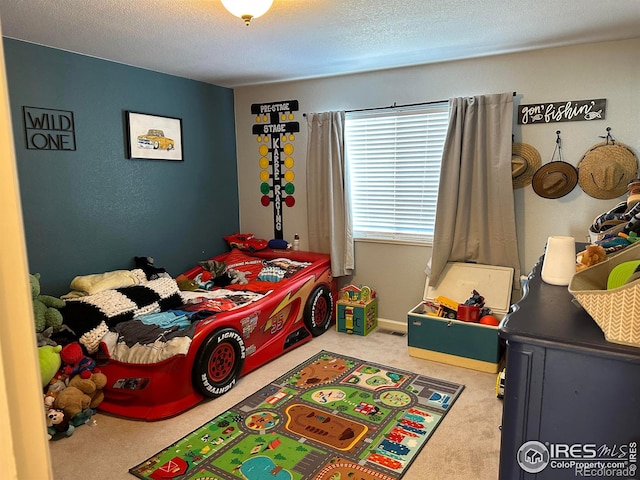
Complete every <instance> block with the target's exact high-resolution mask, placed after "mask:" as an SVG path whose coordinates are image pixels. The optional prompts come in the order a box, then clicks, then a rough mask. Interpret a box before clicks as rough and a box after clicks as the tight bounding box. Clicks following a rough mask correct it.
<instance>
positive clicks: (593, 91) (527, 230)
mask: <svg viewBox="0 0 640 480" xmlns="http://www.w3.org/2000/svg"><path fill="white" fill-rule="evenodd" d="M510 91H515V92H517V93H518V95H517V97H516V98H515V101H516V103H520V104H533V103H538V102H557V101H564V100H583V99H593V98H606V99H607V113H606V119H605V120H601V121H592V122H563V123H557V124H545V125H528V126H519V125H517V124H516V122H515V120H514V134H515V140H516V141H518V142H525V143H529V144H531V145H533V146H534V147H536V148H537V149H538V151H539V152H540V154H541V156H542V161H543V164H544V163H547V162H549V161H550V160H551V157H552V154H553V150H554V147H555V141H556V135H555V131H556V130H561V132H562V133H561V137H562V146H563V157H564V160H565V161H567V162H569V163H571V164H573V165H577V164H578V162H579V161H580V158H581V157H582V155H583V154H584V153H585V152H586V151H587V150H588V149H589V148H590V147H591V146H592V145H594V144H596V143H598V142H600V141H602V140H601V139H600V138H599V137H598V136H599V135H604V134H606V130H605V129H606V127H611V128H612V130H611V133H612V135H613V136H614V137H615V138H616V139H618V140H619V141H621V142H623V143H625V144H627V145H629V146H630V147H631V148H632V150H633V151H634V152H635V153H636V155H638V153H639V151H640V39H634V40H628V41H621V42H607V43H598V44H589V45H581V46H576V47H566V48H555V49H546V50H538V51H532V52H526V53H519V54H509V55H501V56H493V57H485V58H479V59H474V60H465V61H456V62H448V63H439V64H432V65H424V66H419V67H410V68H404V69H393V70H385V71H379V72H372V73H365V74H357V75H348V76H341V77H331V78H324V79H317V80H306V81H297V82H288V83H281V84H270V85H259V86H252V87H243V88H238V89H236V90H235V108H236V135H237V143H238V145H237V151H238V170H239V194H240V225H241V229H242V230H243V231H245V232H252V233H254V234H256V235H258V236H260V237H263V238H266V239H271V238H273V236H274V228H273V212H272V208H271V206H269V207H263V206H262V205H261V204H260V196H261V193H260V191H259V186H260V180H259V178H258V175H259V172H260V167H259V165H258V160H259V158H260V155H259V154H258V145H259V144H258V143H257V141H256V136H254V135H253V134H252V133H251V132H252V130H251V127H252V125H253V123H254V120H255V118H254V116H253V115H251V110H250V107H251V104H252V103H267V102H274V101H280V100H298V101H299V102H300V111H299V112H298V113H297V114H296V119H295V120H297V121H299V122H300V126H301V132H300V134H298V135H297V138H296V139H295V141H294V142H293V145H294V147H295V152H294V154H293V158H294V160H295V162H296V163H295V166H294V168H293V170H294V172H295V175H296V178H295V181H294V184H295V186H296V194H295V197H296V204H295V206H294V207H292V208H286V207H285V208H284V236H285V238H286V239H288V240H289V241H291V240H292V238H293V235H294V233H299V234H300V237H301V248H302V249H304V248H305V246H306V237H307V235H306V232H307V226H306V225H307V224H306V199H305V197H304V195H305V192H304V181H305V180H304V179H305V174H306V171H305V157H306V138H307V135H306V133H307V132H306V121H305V119H304V118H303V116H302V113H305V112H322V111H329V110H349V109H357V108H369V107H380V106H388V105H391V104H393V103H394V102H395V103H397V104H404V103H415V102H428V101H434V100H446V99H448V98H450V97H458V96H467V95H478V94H484V93H499V92H510ZM496 188H510V186H508V185H506V186H505V185H496ZM514 195H515V204H516V217H517V223H518V237H519V240H518V242H519V250H520V261H521V267H522V272H523V273H527V272H528V271H529V270H530V269H531V268H532V266H533V265H534V264H535V262H536V261H537V259H538V257H539V256H540V254H541V253H542V250H543V248H544V245H545V242H546V239H547V237H548V236H549V235H572V236H574V237H575V238H576V239H577V240H579V241H584V240H586V232H587V228H588V226H589V225H590V224H591V222H592V220H593V219H594V217H595V216H596V215H597V214H599V213H601V212H603V211H605V210H608V209H609V208H611V206H613V205H615V204H616V203H617V202H618V201H620V199H614V200H597V199H594V198H591V197H589V196H588V195H586V194H585V193H584V192H583V191H582V190H581V189H580V187H579V186H576V188H575V189H574V191H573V192H571V193H570V194H569V195H567V196H565V197H563V198H560V199H556V200H550V199H544V198H541V197H539V196H538V195H536V194H535V192H533V190H532V188H531V186H528V187H526V188H524V189H519V190H516V191H515V192H514ZM622 198H624V196H623V197H621V199H622ZM430 251H431V249H430V248H429V247H416V246H404V245H384V244H376V243H363V242H358V243H357V245H356V257H357V258H356V275H355V277H354V278H353V281H354V283H362V284H369V285H371V286H372V287H374V288H375V289H376V290H377V291H378V294H379V297H380V317H382V318H386V319H390V320H395V321H400V322H405V321H406V313H407V311H408V310H409V309H411V308H412V307H413V306H414V305H416V304H417V303H418V302H419V301H420V299H421V298H422V293H423V288H424V281H425V275H424V272H423V270H424V267H425V264H426V262H427V260H428V258H429V255H430Z"/></svg>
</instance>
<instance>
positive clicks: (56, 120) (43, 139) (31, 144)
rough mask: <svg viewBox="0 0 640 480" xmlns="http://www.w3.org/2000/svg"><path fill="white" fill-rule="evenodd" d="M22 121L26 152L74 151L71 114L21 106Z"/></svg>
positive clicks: (74, 140)
mask: <svg viewBox="0 0 640 480" xmlns="http://www.w3.org/2000/svg"><path fill="white" fill-rule="evenodd" d="M22 120H23V122H24V134H25V142H26V147H27V149H28V150H69V151H73V150H75V149H76V132H75V124H74V121H73V112H71V111H69V110H57V109H52V108H41V107H27V106H23V107H22Z"/></svg>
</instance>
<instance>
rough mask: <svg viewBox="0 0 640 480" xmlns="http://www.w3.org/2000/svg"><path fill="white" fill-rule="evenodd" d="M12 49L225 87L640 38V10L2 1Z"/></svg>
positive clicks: (481, 1) (349, 0) (588, 2)
mask: <svg viewBox="0 0 640 480" xmlns="http://www.w3.org/2000/svg"><path fill="white" fill-rule="evenodd" d="M0 20H1V22H2V34H3V35H4V36H6V37H10V38H15V39H19V40H25V41H28V42H32V43H36V44H41V45H46V46H50V47H55V48H59V49H62V50H68V51H70V52H76V53H81V54H85V55H89V56H93V57H97V58H102V59H106V60H111V61H115V62H119V63H123V64H127V65H134V66H138V67H143V68H146V69H149V70H154V71H158V72H164V73H168V74H172V75H178V76H181V77H186V78H192V79H195V80H200V81H204V82H208V83H212V84H216V85H221V86H225V87H237V86H243V85H252V84H261V83H271V82H280V81H286V80H296V79H302V78H314V77H322V76H331V75H339V74H346V73H354V72H363V71H371V70H379V69H385V68H393V67H401V66H408V65H417V64H425V63H432V62H440V61H446V60H456V59H463V58H472V57H479V56H486V55H492V54H497V53H507V52H518V51H524V50H531V49H538V48H545V47H553V46H563V45H572V44H579V43H589V42H599V41H606V40H621V39H628V38H636V37H640V0H517V1H514V0H440V1H438V2H435V1H432V0H404V1H400V0H396V1H389V0H384V1H383V0H274V3H273V6H272V7H271V10H270V11H269V12H267V13H266V14H265V15H264V16H263V17H260V18H257V19H255V20H254V21H253V22H252V23H251V25H250V26H249V27H246V26H245V25H244V23H243V22H242V20H240V19H238V18H236V17H233V16H232V15H231V14H230V13H228V12H227V11H226V10H225V9H224V7H223V6H222V4H221V3H220V1H219V0H0Z"/></svg>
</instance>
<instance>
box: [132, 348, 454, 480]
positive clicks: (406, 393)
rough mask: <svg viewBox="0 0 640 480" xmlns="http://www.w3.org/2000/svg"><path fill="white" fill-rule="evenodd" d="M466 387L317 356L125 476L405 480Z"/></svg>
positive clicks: (338, 357) (330, 355) (339, 357)
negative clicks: (409, 470)
mask: <svg viewBox="0 0 640 480" xmlns="http://www.w3.org/2000/svg"><path fill="white" fill-rule="evenodd" d="M463 388H464V386H463V385H459V384H456V383H451V382H446V381H443V380H438V379H435V378H430V377H426V376H424V375H420V374H417V373H411V372H407V371H403V370H398V369H396V368H393V367H389V366H385V365H379V364H376V363H372V362H365V361H362V360H358V359H357V358H352V357H348V356H345V355H338V354H335V353H331V352H327V351H321V352H320V353H318V354H316V355H314V356H313V357H311V358H310V359H309V360H307V361H306V362H304V363H302V364H301V365H298V366H297V367H296V368H294V369H293V370H291V371H290V372H287V373H286V374H284V375H282V376H281V377H280V378H278V379H276V380H275V381H273V382H272V383H270V384H269V385H267V386H265V387H264V388H262V389H261V390H259V391H257V392H256V393H254V394H253V395H251V396H249V397H248V398H246V399H244V400H243V401H242V402H240V403H238V404H237V405H235V406H234V407H233V408H231V409H230V410H228V411H226V412H224V413H223V414H221V415H219V416H217V417H216V418H214V419H213V420H211V421H210V422H208V423H206V424H204V425H202V426H201V427H200V428H198V429H197V430H195V431H193V432H192V433H190V434H189V435H187V436H186V437H184V438H182V439H180V440H178V441H177V442H176V443H174V444H173V445H170V446H169V447H167V448H165V449H164V450H162V451H160V452H158V453H157V454H155V455H154V456H153V457H151V458H149V459H148V460H146V461H144V462H143V463H141V464H139V465H137V466H135V467H133V468H131V469H130V470H129V472H130V473H131V474H133V475H135V476H136V477H139V478H142V479H154V480H160V479H169V478H178V479H184V480H187V479H188V480H204V479H216V480H223V479H225V480H226V479H234V480H235V479H248V480H267V479H268V480H300V479H314V480H337V479H342V480H349V479H362V480H373V479H376V480H378V479H384V480H387V479H399V478H401V477H402V476H403V474H404V473H405V472H406V471H407V469H408V468H409V465H411V462H412V461H413V459H414V458H415V457H416V455H418V453H419V452H420V450H421V449H422V447H424V445H425V444H426V443H427V440H428V439H429V437H430V436H431V434H432V433H433V432H434V430H435V429H436V427H437V426H438V424H439V423H440V422H441V421H442V420H443V418H444V416H445V415H446V413H447V412H448V411H449V409H450V408H451V407H452V406H453V403H454V402H455V400H456V399H457V398H458V396H459V395H460V393H461V392H462V390H463Z"/></svg>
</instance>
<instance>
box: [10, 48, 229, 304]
mask: <svg viewBox="0 0 640 480" xmlns="http://www.w3.org/2000/svg"><path fill="white" fill-rule="evenodd" d="M3 42H4V53H5V62H6V69H7V79H8V85H9V97H10V103H11V115H12V122H13V133H14V138H15V150H16V158H17V163H18V176H19V186H20V196H21V201H22V209H23V217H24V227H25V236H26V241H27V253H28V259H29V270H30V272H32V273H35V272H39V273H41V275H42V278H41V284H42V292H43V293H45V294H50V295H61V294H64V293H67V292H68V291H69V283H70V282H71V280H72V279H73V277H75V276H76V275H87V274H91V273H102V272H106V271H110V270H117V269H130V268H132V267H133V257H135V256H151V257H153V258H154V259H155V264H156V266H159V267H164V268H166V269H167V270H168V271H169V273H170V274H171V275H173V276H177V275H178V274H180V273H182V272H183V271H185V270H187V269H189V268H190V267H192V266H194V265H195V264H196V263H197V262H198V261H200V260H204V259H206V258H209V257H211V256H213V255H216V254H218V253H221V252H223V251H225V250H226V244H225V242H224V240H223V239H222V236H223V235H228V234H231V233H234V232H237V231H238V228H239V205H238V178H237V167H236V164H237V162H236V148H235V144H236V141H235V124H234V111H233V90H231V89H228V88H223V87H218V86H215V85H210V84H206V83H202V82H197V81H193V80H188V79H184V78H179V77H175V76H171V75H165V74H161V73H157V72H151V71H148V70H144V69H140V68H135V67H130V66H126V65H122V64H118V63H114V62H108V61H104V60H99V59H95V58H91V57H86V56H82V55H77V54H73V53H69V52H65V51H61V50H56V49H52V48H48V47H42V46H38V45H34V44H30V43H25V42H21V41H17V40H13V39H8V38H3ZM25 106H26V107H38V108H46V109H59V110H67V111H71V112H73V115H74V122H75V144H76V150H75V151H61V150H32V149H27V147H26V137H25V127H24V123H23V107H25ZM127 110H129V111H134V112H141V113H147V114H153V115H162V116H169V117H176V118H181V119H182V130H183V136H182V141H183V145H184V155H183V158H184V161H181V162H180V161H162V160H134V159H127V155H126V149H127V148H126V147H127V142H126V134H125V130H126V122H125V111H127Z"/></svg>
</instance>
